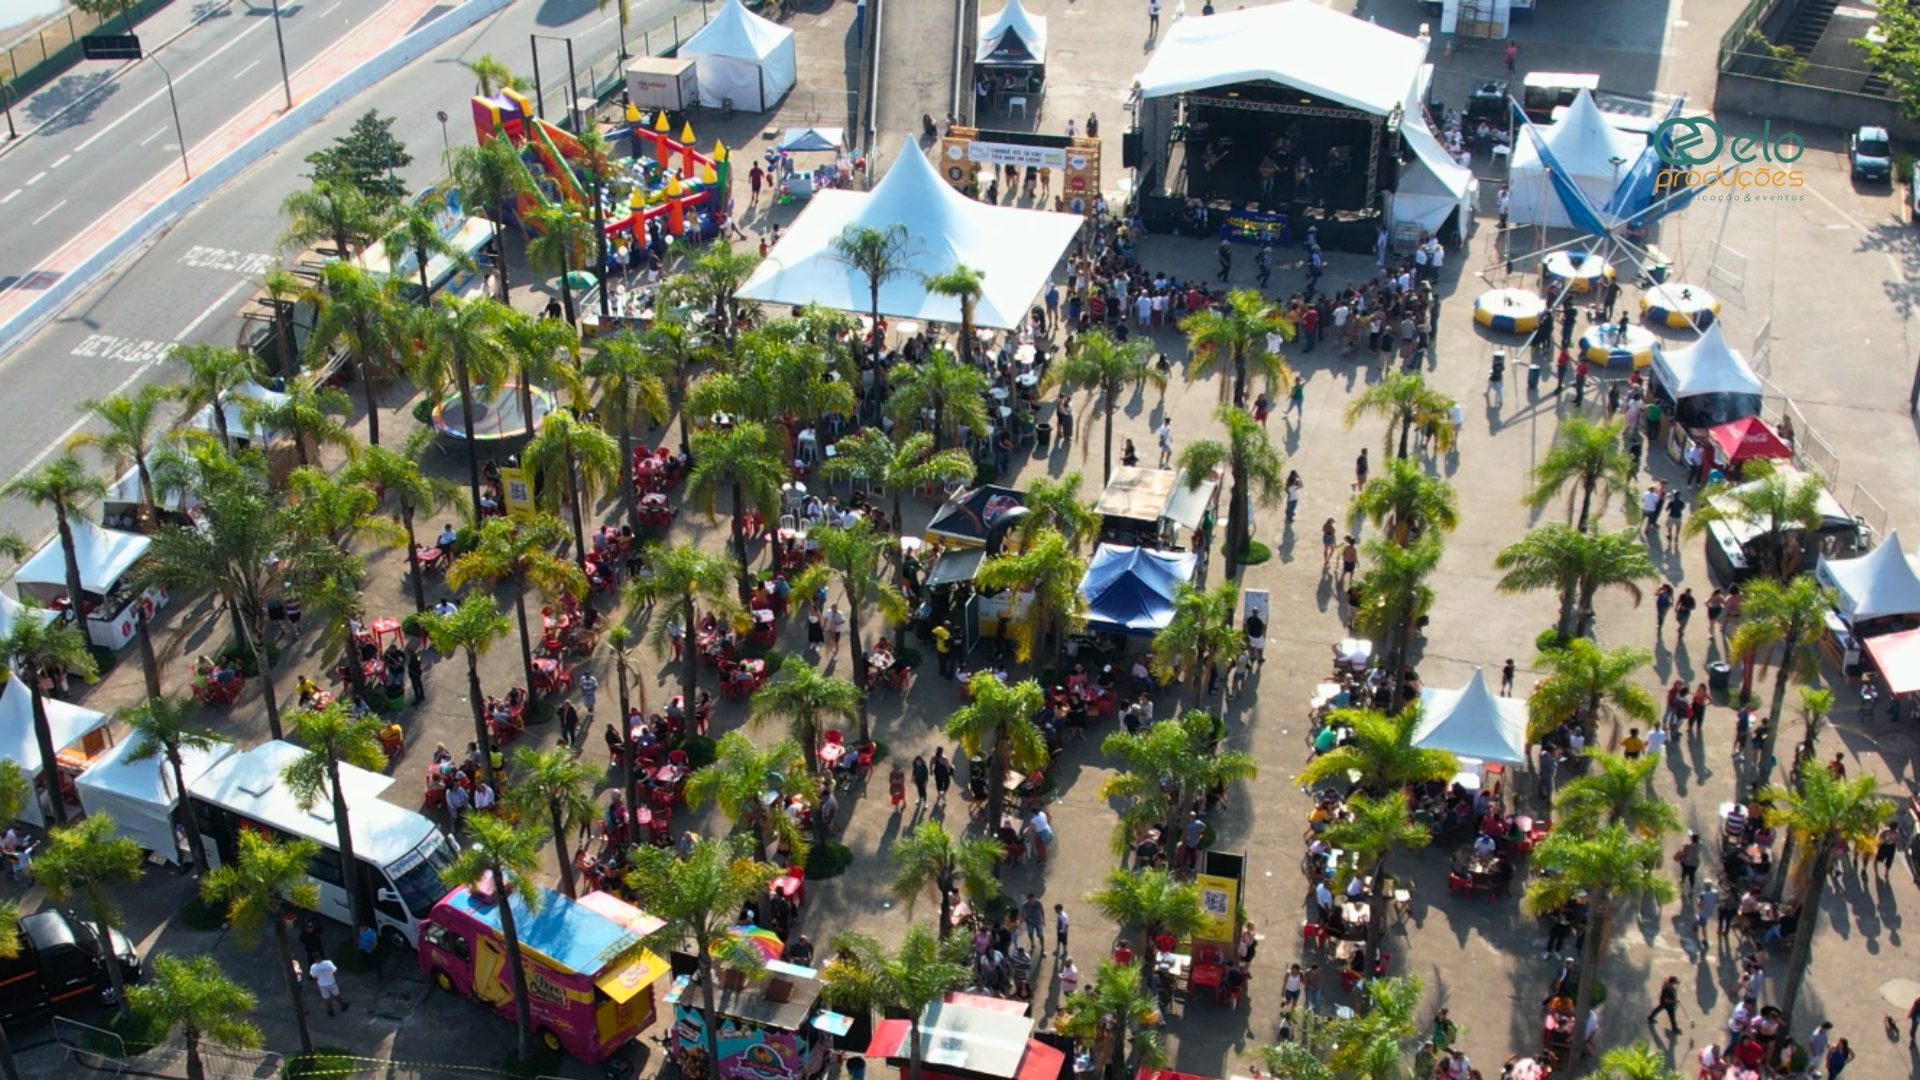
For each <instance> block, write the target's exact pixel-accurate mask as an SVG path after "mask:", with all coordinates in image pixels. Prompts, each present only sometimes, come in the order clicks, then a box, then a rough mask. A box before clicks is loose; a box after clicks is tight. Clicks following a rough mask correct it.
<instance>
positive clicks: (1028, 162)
mask: <svg viewBox="0 0 1920 1080" xmlns="http://www.w3.org/2000/svg"><path fill="white" fill-rule="evenodd" d="M967 160H968V161H971V162H973V163H974V164H976V165H999V166H1001V167H1003V168H1004V167H1006V166H1008V165H1018V166H1020V167H1022V168H1026V167H1029V166H1030V167H1033V168H1037V169H1065V168H1066V167H1067V152H1066V150H1064V149H1061V148H1058V147H1052V146H1014V145H1012V144H1010V143H994V142H970V143H968V144H967Z"/></svg>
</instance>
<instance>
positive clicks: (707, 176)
mask: <svg viewBox="0 0 1920 1080" xmlns="http://www.w3.org/2000/svg"><path fill="white" fill-rule="evenodd" d="M700 182H701V183H703V184H706V185H707V186H709V187H711V186H713V185H714V184H717V183H719V182H720V176H719V174H717V173H715V172H714V171H713V166H711V165H702V166H700Z"/></svg>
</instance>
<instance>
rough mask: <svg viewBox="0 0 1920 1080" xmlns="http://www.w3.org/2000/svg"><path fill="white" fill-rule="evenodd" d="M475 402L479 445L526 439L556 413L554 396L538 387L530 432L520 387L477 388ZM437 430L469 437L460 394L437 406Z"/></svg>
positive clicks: (474, 393)
mask: <svg viewBox="0 0 1920 1080" xmlns="http://www.w3.org/2000/svg"><path fill="white" fill-rule="evenodd" d="M473 402H474V414H475V415H474V418H473V441H474V442H476V443H489V442H507V441H511V440H515V439H524V438H526V437H527V436H529V435H531V434H532V433H533V431H534V430H538V428H539V427H540V421H542V420H544V419H546V418H547V414H549V413H551V412H553V395H552V394H549V393H547V392H546V391H545V390H542V389H540V388H539V387H537V386H536V387H534V388H533V424H532V427H531V428H529V426H528V424H527V418H526V415H525V414H524V413H523V412H522V411H521V408H520V384H518V383H506V384H504V385H502V386H501V387H500V388H499V389H497V390H496V389H493V388H491V387H486V386H478V387H475V388H474V391H473ZM433 427H434V430H435V431H438V432H439V433H440V434H442V435H445V436H448V437H450V438H455V439H464V438H466V437H467V423H466V413H465V412H464V411H463V410H462V409H461V406H460V392H459V391H458V390H455V391H453V392H452V393H450V394H448V395H447V396H446V397H444V398H441V399H440V404H439V405H436V406H434V410H433Z"/></svg>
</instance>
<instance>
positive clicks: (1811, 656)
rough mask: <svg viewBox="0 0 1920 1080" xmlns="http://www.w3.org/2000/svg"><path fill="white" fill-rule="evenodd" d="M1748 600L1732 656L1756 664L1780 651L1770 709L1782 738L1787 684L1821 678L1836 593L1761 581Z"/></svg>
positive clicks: (1800, 581) (1799, 581) (1812, 585)
mask: <svg viewBox="0 0 1920 1080" xmlns="http://www.w3.org/2000/svg"><path fill="white" fill-rule="evenodd" d="M1746 596H1747V599H1746V604H1745V605H1744V606H1742V607H1741V609H1740V628H1739V629H1737V630H1735V631H1734V632H1733V640H1732V641H1730V642H1728V643H1727V651H1728V652H1730V653H1732V654H1733V655H1735V656H1744V657H1748V658H1749V662H1751V660H1752V659H1753V658H1760V659H1764V658H1765V657H1766V656H1771V655H1772V654H1773V651H1774V650H1775V649H1776V648H1777V649H1779V651H1780V664H1779V667H1778V668H1777V669H1776V670H1775V673H1774V678H1773V701H1772V703H1771V704H1770V705H1768V707H1767V730H1768V731H1770V732H1777V731H1779V730H1780V710H1781V709H1782V708H1784V707H1785V706H1786V703H1787V682H1788V681H1789V680H1791V679H1798V680H1799V681H1801V682H1803V683H1811V682H1813V680H1814V679H1816V678H1818V677H1819V674H1820V637H1821V635H1822V634H1824V633H1825V632H1826V630H1825V628H1826V625H1827V624H1826V619H1827V612H1828V611H1830V610H1832V609H1833V607H1834V605H1835V604H1836V603H1838V600H1837V599H1836V597H1835V595H1834V591H1833V590H1832V589H1823V588H1821V587H1820V585H1819V584H1818V583H1817V582H1815V581H1814V579H1813V578H1812V577H1810V576H1803V577H1797V578H1794V579H1793V581H1792V582H1791V583H1789V584H1786V585H1782V584H1780V583H1779V582H1775V581H1767V580H1759V581H1755V582H1753V583H1752V584H1751V585H1750V586H1749V587H1748V588H1747V594H1746ZM1763 654H1764V655H1763ZM1763 775H1764V774H1763Z"/></svg>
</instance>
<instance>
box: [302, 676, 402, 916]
mask: <svg viewBox="0 0 1920 1080" xmlns="http://www.w3.org/2000/svg"><path fill="white" fill-rule="evenodd" d="M293 730H294V733H295V734H297V735H299V736H300V741H301V742H303V743H305V744H306V750H305V752H304V753H302V754H301V755H300V756H299V757H297V758H295V759H294V760H293V762H292V763H291V764H289V765H288V766H287V768H286V770H285V771H284V772H282V773H281V774H280V776H281V779H282V780H284V781H285V782H286V785H287V790H288V791H289V792H291V793H292V795H293V798H294V801H295V802H297V803H298V804H299V806H300V809H302V810H311V809H313V806H314V804H315V803H318V802H319V801H320V800H321V799H322V798H325V799H328V800H330V801H331V803H332V806H333V830H334V835H335V836H336V838H337V839H338V841H339V844H340V869H341V875H342V876H343V877H344V878H345V879H346V890H347V899H348V903H349V904H351V905H352V908H353V920H354V922H356V923H364V924H366V925H368V926H371V925H373V922H374V919H373V909H372V906H371V905H370V904H369V903H368V901H369V900H370V899H371V897H370V896H369V895H368V894H369V890H368V889H366V888H364V887H363V886H362V884H361V880H360V863H359V861H358V860H357V859H355V858H354V855H353V827H352V824H351V823H350V821H349V818H348V814H349V810H350V808H349V807H348V806H347V792H346V789H345V788H343V787H341V786H340V766H341V765H343V764H344V765H351V766H353V767H355V768H358V769H365V770H367V771H368V772H380V771H381V770H383V769H385V768H386V767H387V755H386V753H385V752H384V751H383V750H381V749H380V722H379V721H378V720H375V719H373V718H372V717H366V718H360V719H356V718H355V717H354V715H353V714H352V713H351V712H349V711H347V707H346V706H345V705H343V704H341V703H340V702H337V701H336V702H334V703H333V704H331V705H328V706H326V707H325V708H321V709H302V710H300V711H298V712H296V713H294V714H293Z"/></svg>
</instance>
